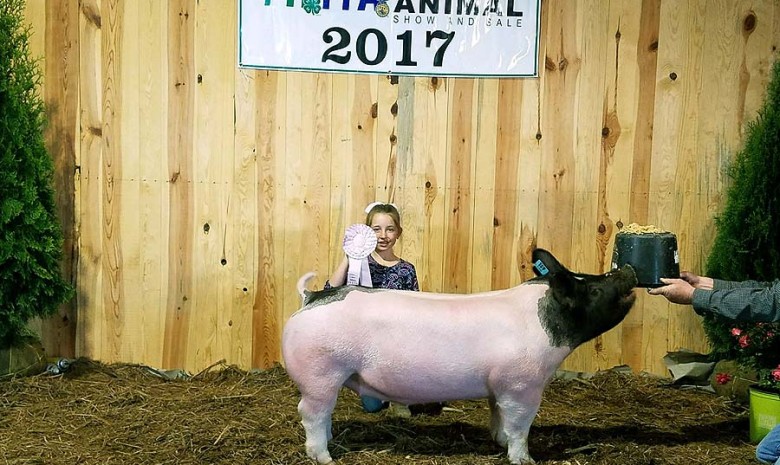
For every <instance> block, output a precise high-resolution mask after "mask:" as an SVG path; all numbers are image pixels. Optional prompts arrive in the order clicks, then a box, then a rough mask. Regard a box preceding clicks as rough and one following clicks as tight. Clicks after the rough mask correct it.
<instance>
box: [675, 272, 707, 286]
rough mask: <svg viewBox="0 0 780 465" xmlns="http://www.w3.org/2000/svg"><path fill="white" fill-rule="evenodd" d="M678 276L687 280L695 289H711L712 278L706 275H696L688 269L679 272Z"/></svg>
mask: <svg viewBox="0 0 780 465" xmlns="http://www.w3.org/2000/svg"><path fill="white" fill-rule="evenodd" d="M680 278H682V279H684V280H685V281H687V282H688V283H689V284H690V285H691V286H693V287H694V288H696V289H706V290H712V285H713V280H712V278H708V277H706V276H697V275H695V274H693V273H691V272H689V271H683V272H682V273H680Z"/></svg>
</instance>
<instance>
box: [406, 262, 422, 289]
mask: <svg viewBox="0 0 780 465" xmlns="http://www.w3.org/2000/svg"><path fill="white" fill-rule="evenodd" d="M407 263H408V262H407ZM409 270H410V272H409V283H408V287H407V289H409V290H411V291H419V290H420V283H419V282H418V281H417V270H416V269H415V268H414V265H412V264H411V263H409Z"/></svg>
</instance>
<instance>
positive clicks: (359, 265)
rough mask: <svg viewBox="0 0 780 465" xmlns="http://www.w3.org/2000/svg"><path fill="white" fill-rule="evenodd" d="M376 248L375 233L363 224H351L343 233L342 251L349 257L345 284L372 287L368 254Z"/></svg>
mask: <svg viewBox="0 0 780 465" xmlns="http://www.w3.org/2000/svg"><path fill="white" fill-rule="evenodd" d="M374 249H376V233H375V232H374V230H373V229H371V228H370V227H369V226H366V225H365V224H353V225H352V226H350V227H348V228H347V231H346V233H345V234H344V253H346V254H347V258H349V268H348V269H347V285H350V286H355V285H358V286H364V287H373V286H372V285H371V272H370V271H369V269H368V256H369V255H370V254H371V252H373V251H374Z"/></svg>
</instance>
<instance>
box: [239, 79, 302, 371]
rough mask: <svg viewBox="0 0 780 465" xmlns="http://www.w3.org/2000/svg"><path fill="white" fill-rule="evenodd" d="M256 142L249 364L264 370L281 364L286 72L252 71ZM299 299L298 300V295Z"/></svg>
mask: <svg viewBox="0 0 780 465" xmlns="http://www.w3.org/2000/svg"><path fill="white" fill-rule="evenodd" d="M250 78H251V79H253V80H254V83H255V84H254V94H255V95H254V100H255V101H256V103H255V104H254V111H255V118H254V121H255V143H256V150H257V174H256V183H257V184H256V187H255V190H256V192H257V227H258V233H257V254H256V255H257V256H258V262H257V266H256V277H255V281H254V286H255V294H254V304H253V307H252V310H253V313H252V366H253V367H260V368H267V367H270V366H271V365H272V364H273V363H274V362H277V361H279V360H280V357H279V355H280V347H279V345H280V340H279V338H278V336H277V335H278V328H279V327H280V326H281V325H282V324H283V322H284V321H285V314H284V309H285V307H284V296H285V295H286V294H287V293H286V292H285V287H284V251H285V247H284V241H285V235H286V234H285V232H286V229H285V227H284V224H285V218H286V216H287V214H286V210H287V209H286V204H285V199H284V194H285V184H284V182H285V180H286V166H287V165H286V160H285V157H284V154H285V150H286V145H285V144H286V140H287V132H286V129H287V125H286V124H285V122H286V118H287V115H286V105H285V103H286V102H285V99H286V95H287V73H283V72H267V71H255V72H251V75H250ZM296 297H297V296H296Z"/></svg>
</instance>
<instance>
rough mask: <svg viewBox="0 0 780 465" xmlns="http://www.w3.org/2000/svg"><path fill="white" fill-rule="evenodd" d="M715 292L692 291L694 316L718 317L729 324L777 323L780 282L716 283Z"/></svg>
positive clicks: (717, 281) (778, 318) (779, 310)
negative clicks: (708, 314) (736, 322)
mask: <svg viewBox="0 0 780 465" xmlns="http://www.w3.org/2000/svg"><path fill="white" fill-rule="evenodd" d="M713 287H714V289H713V290H711V291H709V290H704V289H696V290H694V291H693V301H692V302H691V303H692V304H693V308H694V310H696V313H698V314H700V315H702V314H704V313H707V312H711V313H717V314H718V315H721V316H725V317H726V318H730V319H732V320H740V321H764V322H768V321H780V280H778V281H774V282H772V283H761V282H757V281H742V282H739V283H735V282H730V281H721V280H715V282H714V284H713Z"/></svg>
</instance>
